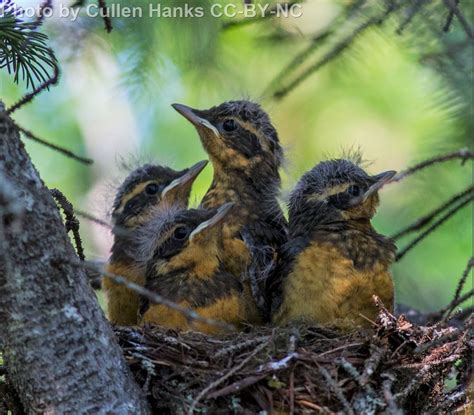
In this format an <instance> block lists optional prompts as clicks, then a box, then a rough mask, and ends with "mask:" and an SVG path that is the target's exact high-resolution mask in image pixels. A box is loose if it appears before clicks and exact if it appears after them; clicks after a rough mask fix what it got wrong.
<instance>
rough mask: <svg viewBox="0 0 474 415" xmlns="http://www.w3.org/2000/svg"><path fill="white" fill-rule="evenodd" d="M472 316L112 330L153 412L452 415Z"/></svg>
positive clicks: (466, 364)
mask: <svg viewBox="0 0 474 415" xmlns="http://www.w3.org/2000/svg"><path fill="white" fill-rule="evenodd" d="M471 325H472V316H471V318H470V319H469V320H468V321H467V322H465V323H463V324H461V325H458V327H455V326H453V325H447V324H441V323H436V324H432V325H427V326H423V325H415V324H414V323H411V322H409V321H408V320H407V319H406V318H405V317H404V316H403V315H402V316H400V317H395V316H393V315H392V314H390V313H389V312H388V311H387V310H386V309H384V308H383V306H380V313H379V317H378V321H377V322H376V323H375V326H374V329H366V330H362V331H355V332H352V333H346V334H344V333H340V332H338V331H336V330H333V329H329V328H322V327H304V326H299V327H283V328H270V327H259V328H253V329H251V330H250V331H248V332H246V333H239V334H232V335H225V336H222V337H209V336H206V335H203V334H199V333H191V332H190V333H177V332H174V331H170V330H164V329H160V328H158V327H142V328H124V327H116V328H115V333H116V335H117V337H118V339H119V342H120V345H121V346H122V348H123V351H124V354H125V356H126V359H127V361H128V363H129V365H130V368H131V370H132V372H133V374H134V376H135V378H136V380H137V381H138V383H139V384H140V385H141V386H142V388H143V390H144V391H145V392H146V393H147V395H148V399H149V402H150V404H151V405H152V407H153V412H154V413H160V414H161V413H172V414H185V413H193V412H194V413H210V414H211V413H212V414H228V413H238V414H256V413H262V412H261V411H265V412H266V413H267V414H270V413H271V414H278V413H310V412H313V413H314V412H320V413H335V412H340V411H342V412H344V413H347V414H358V413H363V414H370V413H382V412H383V413H392V414H395V413H397V414H398V413H403V412H406V413H452V412H455V411H466V413H468V411H470V410H472V403H471V399H470V398H469V396H468V393H467V390H468V389H469V382H470V374H471V358H472V356H471V354H472V337H470V332H469V329H470V327H471Z"/></svg>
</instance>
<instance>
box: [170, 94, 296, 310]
mask: <svg viewBox="0 0 474 415" xmlns="http://www.w3.org/2000/svg"><path fill="white" fill-rule="evenodd" d="M174 108H175V109H176V110H177V111H178V112H180V113H181V114H182V115H183V116H184V117H185V118H187V119H188V120H189V121H190V122H191V123H192V124H193V125H194V126H195V127H196V129H197V131H198V133H199V136H200V139H201V142H202V144H203V147H204V149H205V150H206V151H207V153H208V154H209V159H210V161H211V163H212V165H213V168H214V178H213V181H212V185H211V187H210V188H209V190H208V191H207V193H206V195H205V196H204V198H203V200H202V202H201V205H202V206H203V207H204V208H213V207H216V206H219V205H220V204H222V203H225V202H233V203H234V204H235V208H234V210H233V212H234V213H233V215H230V216H229V217H228V218H227V219H226V221H225V225H224V229H223V239H224V242H223V245H224V258H225V261H224V262H225V263H224V267H225V269H226V270H227V271H229V272H230V273H232V274H233V275H238V276H239V277H240V278H241V280H242V281H244V283H246V284H250V286H251V289H252V292H253V296H254V300H255V302H256V303H257V305H258V307H259V309H260V310H261V313H262V315H263V317H264V318H265V319H268V318H269V299H268V296H267V293H268V290H267V288H268V283H269V282H270V281H271V280H272V279H273V278H274V271H275V264H276V261H277V255H278V250H279V248H280V246H281V245H282V244H283V243H284V242H285V241H286V239H287V223H286V220H285V218H284V215H283V212H282V210H281V208H280V206H279V203H278V200H277V197H278V195H279V192H280V185H281V180H280V175H279V168H280V166H281V163H282V160H283V151H282V148H281V146H280V143H279V139H278V134H277V132H276V130H275V128H274V127H273V125H272V124H271V122H270V119H269V117H268V115H267V114H266V113H265V111H263V110H262V108H261V107H260V106H259V105H258V104H255V103H252V102H248V101H230V102H225V103H223V104H221V105H218V106H216V107H212V108H210V109H208V110H195V109H191V108H189V107H186V106H183V105H180V104H175V105H174Z"/></svg>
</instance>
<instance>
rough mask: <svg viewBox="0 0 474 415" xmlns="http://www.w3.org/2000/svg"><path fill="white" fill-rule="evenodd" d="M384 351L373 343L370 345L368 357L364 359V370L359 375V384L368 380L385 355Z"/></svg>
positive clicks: (363, 383)
mask: <svg viewBox="0 0 474 415" xmlns="http://www.w3.org/2000/svg"><path fill="white" fill-rule="evenodd" d="M385 353H386V351H385V350H384V349H382V348H380V347H377V346H375V345H374V344H371V345H370V357H369V358H368V359H367V360H366V361H365V365H364V371H363V373H362V375H361V376H360V384H361V385H365V384H367V383H368V382H369V380H370V378H371V377H372V375H373V374H374V372H375V370H376V369H377V367H378V366H379V364H380V361H381V360H382V358H383V357H384V356H385Z"/></svg>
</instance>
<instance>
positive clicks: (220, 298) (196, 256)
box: [140, 203, 257, 334]
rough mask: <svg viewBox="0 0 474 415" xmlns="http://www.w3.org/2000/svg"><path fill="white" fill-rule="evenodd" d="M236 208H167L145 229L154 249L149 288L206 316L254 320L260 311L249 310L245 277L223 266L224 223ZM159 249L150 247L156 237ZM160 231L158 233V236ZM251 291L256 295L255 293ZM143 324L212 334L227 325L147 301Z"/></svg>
mask: <svg viewBox="0 0 474 415" xmlns="http://www.w3.org/2000/svg"><path fill="white" fill-rule="evenodd" d="M232 207H233V204H232V203H226V204H224V205H223V206H221V207H219V208H218V209H190V210H181V211H178V212H171V211H167V212H164V214H163V215H162V216H157V217H155V219H154V220H153V221H152V222H151V223H150V224H149V227H148V229H144V232H145V234H144V236H143V237H142V240H143V241H144V243H145V245H146V247H145V249H144V251H149V252H150V253H151V252H152V254H151V256H150V258H149V260H148V265H147V269H146V283H145V288H147V289H149V290H150V291H153V292H155V293H157V294H159V295H161V296H162V297H164V298H166V299H168V300H171V301H173V302H174V303H176V304H178V305H180V306H182V307H185V308H189V309H192V310H194V311H195V312H196V313H198V314H199V315H200V316H202V317H204V318H208V319H214V320H220V321H223V322H225V323H229V324H232V325H235V326H236V327H239V326H241V325H242V324H243V323H246V322H249V321H250V320H252V319H253V318H254V317H253V314H255V313H256V312H257V310H256V309H255V310H252V309H251V308H249V304H248V300H247V299H246V294H245V292H244V291H245V288H244V286H243V285H242V283H241V282H240V279H239V278H238V277H237V276H235V275H232V274H230V273H228V272H227V271H226V270H225V269H224V268H223V267H222V260H221V258H222V231H223V229H222V228H223V222H224V220H225V218H226V217H227V216H228V215H229V212H230V211H231V209H232ZM153 235H155V237H156V239H155V240H154V241H153V242H152V244H153V245H154V248H153V249H149V246H150V243H151V238H150V236H153ZM156 235H158V236H156ZM249 294H250V293H249ZM140 315H141V316H142V317H141V322H142V323H143V324H147V323H152V324H157V325H161V326H163V327H168V328H173V329H176V330H185V331H187V330H196V331H201V332H204V333H208V334H216V333H219V332H220V331H221V330H222V329H221V328H219V327H218V326H213V325H209V324H206V323H205V322H200V321H190V320H189V319H188V318H187V317H186V316H185V315H183V314H182V313H180V312H179V311H176V310H173V309H171V308H169V307H167V306H166V305H163V304H150V302H149V301H148V300H147V299H142V304H141V307H140Z"/></svg>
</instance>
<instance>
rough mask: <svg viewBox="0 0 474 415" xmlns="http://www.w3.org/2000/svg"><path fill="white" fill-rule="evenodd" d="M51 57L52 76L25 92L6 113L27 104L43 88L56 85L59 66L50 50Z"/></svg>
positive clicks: (9, 113)
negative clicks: (52, 64) (52, 63)
mask: <svg viewBox="0 0 474 415" xmlns="http://www.w3.org/2000/svg"><path fill="white" fill-rule="evenodd" d="M50 56H51V59H52V61H53V62H54V66H53V71H54V72H53V76H52V77H51V78H49V79H48V80H46V81H45V82H43V83H42V84H41V85H40V86H39V87H38V88H34V89H33V91H31V92H30V93H29V94H26V95H25V96H24V97H23V98H22V99H21V100H20V101H18V102H17V103H16V104H14V105H12V106H11V107H10V108H8V109H7V111H6V113H7V114H8V115H11V114H12V113H14V112H15V111H16V110H17V109H18V108H21V107H22V106H23V105H26V104H28V103H29V102H31V101H32V100H33V98H35V97H36V96H37V95H39V94H40V93H41V92H43V91H44V90H45V89H49V87H50V86H52V85H56V83H57V82H58V80H59V67H58V64H57V63H56V57H55V56H54V54H53V52H52V51H51V53H50Z"/></svg>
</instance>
